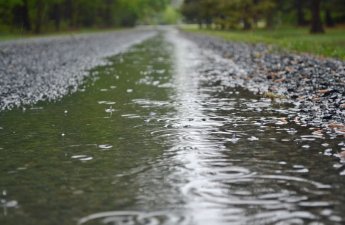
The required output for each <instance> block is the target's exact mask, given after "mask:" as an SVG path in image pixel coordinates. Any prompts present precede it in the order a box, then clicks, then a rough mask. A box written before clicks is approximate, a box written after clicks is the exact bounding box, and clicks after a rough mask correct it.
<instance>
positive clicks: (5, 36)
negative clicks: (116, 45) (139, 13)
mask: <svg viewBox="0 0 345 225" xmlns="http://www.w3.org/2000/svg"><path fill="white" fill-rule="evenodd" d="M124 29H129V28H103V29H102V28H84V29H77V30H69V31H67V30H62V31H58V32H56V31H55V32H46V33H41V34H33V33H19V32H17V33H9V32H0V42H1V41H9V40H16V39H23V38H35V37H50V36H64V35H74V34H84V33H100V32H108V31H118V30H124Z"/></svg>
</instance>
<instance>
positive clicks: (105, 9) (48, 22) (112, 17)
mask: <svg viewBox="0 0 345 225" xmlns="http://www.w3.org/2000/svg"><path fill="white" fill-rule="evenodd" d="M169 3H170V1H169V0H130V1H129V0H0V32H1V33H4V32H5V31H7V32H12V33H13V32H14V33H16V32H17V33H18V32H29V33H31V32H35V33H41V32H43V31H45V32H47V31H48V32H51V31H53V30H60V29H80V28H85V27H114V26H134V25H135V24H137V23H139V22H140V23H144V24H148V23H150V22H151V21H152V19H151V18H152V17H156V15H157V14H159V13H160V12H164V11H165V8H166V7H167V5H168V4H169Z"/></svg>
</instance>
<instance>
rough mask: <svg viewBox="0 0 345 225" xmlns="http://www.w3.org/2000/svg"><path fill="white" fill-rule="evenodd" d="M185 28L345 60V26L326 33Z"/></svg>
mask: <svg viewBox="0 0 345 225" xmlns="http://www.w3.org/2000/svg"><path fill="white" fill-rule="evenodd" d="M182 29H183V30H185V31H188V32H194V33H201V34H206V35H211V36H217V37H220V38H223V39H225V40H231V41H239V42H248V43H264V44H270V45H276V46H278V47H281V48H283V49H287V50H290V51H295V52H302V53H311V54H314V55H318V56H325V57H333V58H338V59H342V60H345V28H334V29H329V30H327V32H326V34H320V35H310V34H309V33H308V29H306V28H284V29H283V28H281V29H277V30H255V31H218V30H206V29H203V30H200V29H198V28H197V27H192V26H186V27H182Z"/></svg>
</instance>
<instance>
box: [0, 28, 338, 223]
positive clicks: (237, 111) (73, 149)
mask: <svg viewBox="0 0 345 225" xmlns="http://www.w3.org/2000/svg"><path fill="white" fill-rule="evenodd" d="M204 54H205V53H203V52H200V51H199V50H198V49H197V48H196V46H194V45H193V44H192V43H190V42H189V41H186V40H185V39H182V38H181V37H179V36H178V34H176V33H174V32H168V34H167V36H163V35H161V36H158V37H155V38H153V39H151V40H148V41H146V42H144V43H143V44H140V45H138V46H136V47H133V48H132V49H131V50H130V51H129V52H127V53H125V54H122V55H119V56H116V57H113V58H111V59H110V60H111V61H112V62H113V65H111V66H106V67H100V68H97V69H95V70H94V71H91V74H92V76H91V77H90V78H89V80H88V81H87V82H86V83H85V85H83V86H81V87H80V90H81V91H80V92H78V93H75V94H73V95H71V96H66V97H65V98H63V99H62V100H61V101H57V102H55V103H46V102H44V103H40V104H38V105H37V106H35V107H32V110H31V109H30V108H29V109H30V110H26V111H22V110H19V109H18V110H13V111H10V112H2V113H0V127H1V128H0V168H1V170H0V171H1V172H0V179H1V182H0V190H4V192H3V193H6V195H0V200H1V202H0V204H1V205H0V206H1V207H2V208H3V212H4V213H2V214H0V224H23V221H24V224H67V225H68V224H88V225H89V224H229V223H233V224H271V223H278V224H279V223H281V224H308V223H310V224H311V223H319V224H341V223H343V222H344V219H345V218H344V217H343V215H342V212H344V210H345V208H344V205H345V189H344V185H345V176H344V175H345V172H344V171H345V167H344V164H343V163H342V162H341V161H340V160H339V158H337V153H339V152H340V151H341V150H342V149H343V148H344V147H345V146H344V145H345V144H344V140H343V139H342V138H341V137H334V136H330V135H329V134H327V133H324V131H320V130H318V129H316V128H312V127H302V126H299V125H297V124H295V123H294V122H292V121H293V120H294V118H295V117H296V115H297V113H298V112H296V111H295V110H294V108H293V106H292V105H289V104H284V103H279V102H278V101H277V102H274V101H272V100H270V99H267V98H262V97H261V96H258V95H254V94H252V93H251V92H249V91H246V90H244V89H241V88H239V87H229V86H227V85H226V82H225V81H223V80H222V79H226V78H224V77H222V76H221V74H219V73H212V72H211V71H212V70H211V69H214V68H215V67H214V62H213V61H212V60H209V59H208V58H210V57H211V58H212V56H210V55H208V56H206V55H204ZM208 68H209V69H208ZM5 212H6V213H5Z"/></svg>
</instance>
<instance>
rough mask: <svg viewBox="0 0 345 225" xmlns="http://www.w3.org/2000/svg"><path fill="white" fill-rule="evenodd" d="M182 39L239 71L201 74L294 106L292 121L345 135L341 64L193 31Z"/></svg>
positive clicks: (216, 69)
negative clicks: (226, 80)
mask: <svg viewBox="0 0 345 225" xmlns="http://www.w3.org/2000/svg"><path fill="white" fill-rule="evenodd" d="M184 36H185V37H187V38H188V39H190V40H192V41H194V42H196V43H197V44H198V45H199V46H200V47H202V48H205V49H209V50H211V51H213V52H215V53H216V54H218V55H220V56H221V57H222V58H226V59H230V60H229V61H232V62H233V64H234V65H236V66H237V67H238V68H237V69H236V70H234V69H227V68H226V67H224V66H223V67H222V66H220V65H219V63H217V62H214V63H213V66H211V68H210V67H208V68H206V69H205V71H204V72H208V73H210V74H211V75H212V74H222V75H224V74H225V75H226V76H228V77H229V79H230V81H231V82H228V83H230V85H232V86H241V87H244V88H247V89H249V90H251V91H253V92H255V93H259V94H264V95H266V96H270V97H272V98H273V99H277V100H281V99H284V101H286V102H289V103H293V104H295V108H296V111H297V112H296V114H295V115H297V116H294V118H291V119H293V120H294V121H295V122H296V123H299V124H307V125H311V126H316V127H323V128H325V129H328V130H331V132H333V133H334V131H335V133H337V134H340V135H345V126H344V124H345V62H343V61H339V60H336V59H325V58H318V57H315V56H311V55H307V54H293V53H289V52H282V51H278V50H277V49H274V48H273V47H271V46H266V45H262V44H246V43H239V42H230V41H224V40H222V39H219V38H215V37H210V36H206V35H200V34H192V33H184ZM206 70H207V71H206ZM239 71H241V72H239Z"/></svg>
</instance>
